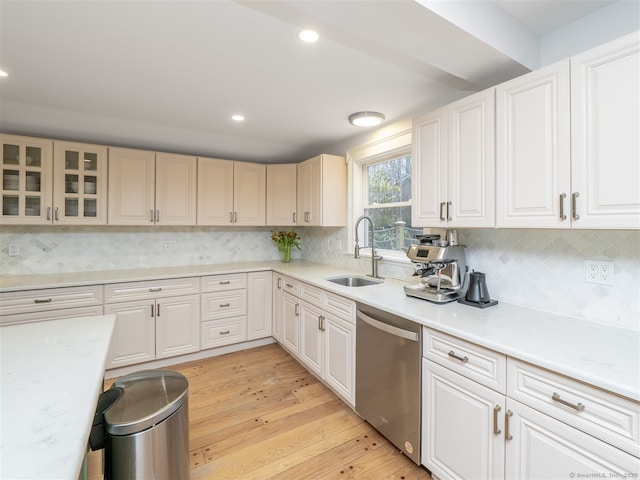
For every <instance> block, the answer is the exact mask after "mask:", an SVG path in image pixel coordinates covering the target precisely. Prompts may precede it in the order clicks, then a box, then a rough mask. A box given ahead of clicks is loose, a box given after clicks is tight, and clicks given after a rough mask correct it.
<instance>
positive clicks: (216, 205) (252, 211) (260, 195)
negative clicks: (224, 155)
mask: <svg viewBox="0 0 640 480" xmlns="http://www.w3.org/2000/svg"><path fill="white" fill-rule="evenodd" d="M265 196H266V166H265V165H262V164H257V163H248V162H234V161H231V160H220V159H215V158H198V225H226V226H229V225H246V226H257V225H264V224H265V212H266V210H265Z"/></svg>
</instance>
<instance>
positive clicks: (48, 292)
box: [0, 285, 103, 317]
mask: <svg viewBox="0 0 640 480" xmlns="http://www.w3.org/2000/svg"><path fill="white" fill-rule="evenodd" d="M102 296H103V291H102V285H88V286H85V287H65V288H47V289H42V290H24V291H20V292H5V293H2V294H0V314H2V316H3V317H4V316H5V315H13V314H18V313H30V312H46V311H49V310H60V309H63V308H75V307H86V306H91V305H100V304H102Z"/></svg>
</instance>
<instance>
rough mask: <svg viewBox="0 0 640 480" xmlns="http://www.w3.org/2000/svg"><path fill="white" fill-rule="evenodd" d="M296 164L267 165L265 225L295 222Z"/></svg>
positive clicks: (288, 224)
mask: <svg viewBox="0 0 640 480" xmlns="http://www.w3.org/2000/svg"><path fill="white" fill-rule="evenodd" d="M296 182H297V165H296V164H295V163H288V164H276V165H267V225H274V226H276V225H279V226H290V225H295V224H296V198H297V196H296V192H297V186H296Z"/></svg>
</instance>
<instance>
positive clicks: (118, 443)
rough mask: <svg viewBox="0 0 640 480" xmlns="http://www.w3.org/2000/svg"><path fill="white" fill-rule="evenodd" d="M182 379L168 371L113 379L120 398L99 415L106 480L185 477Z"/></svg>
mask: <svg viewBox="0 0 640 480" xmlns="http://www.w3.org/2000/svg"><path fill="white" fill-rule="evenodd" d="M188 386H189V382H188V381H187V379H186V378H185V377H184V376H183V375H181V374H179V373H177V372H173V371H170V370H143V371H140V372H136V373H132V374H130V375H125V376H124V377H121V378H119V379H118V380H117V381H116V382H115V383H114V384H113V386H112V387H118V388H121V389H122V395H121V396H120V398H119V399H118V400H117V401H116V402H115V403H114V404H113V406H112V407H111V408H110V409H109V410H107V412H105V414H104V423H105V429H106V432H107V441H106V447H105V466H104V475H105V479H108V480H125V479H141V480H142V479H145V480H147V479H168V480H169V479H170V480H180V479H188V478H189V407H188V397H189V393H188Z"/></svg>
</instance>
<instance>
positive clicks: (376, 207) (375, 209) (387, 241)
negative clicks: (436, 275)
mask: <svg viewBox="0 0 640 480" xmlns="http://www.w3.org/2000/svg"><path fill="white" fill-rule="evenodd" d="M363 168H364V172H365V175H364V176H363V177H364V188H363V190H364V214H365V215H369V216H370V217H371V218H372V219H373V222H374V224H375V232H374V235H375V243H376V249H383V250H401V249H403V248H407V247H408V246H409V245H411V243H415V235H416V234H420V233H422V229H420V228H412V226H411V156H410V155H404V156H400V157H394V158H392V159H387V160H385V161H382V162H376V163H369V164H365V165H364V166H363ZM365 246H369V247H370V246H371V239H370V235H369V230H368V229H367V230H366V233H365Z"/></svg>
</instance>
